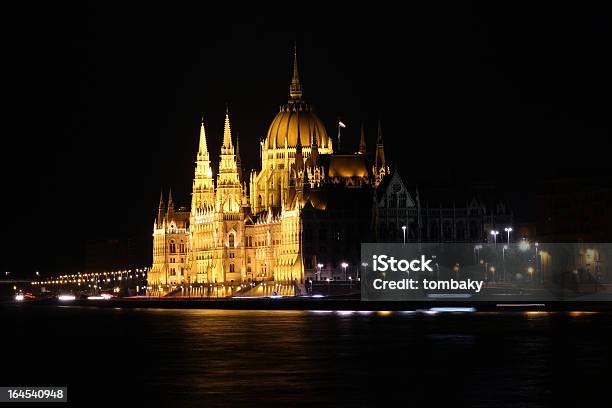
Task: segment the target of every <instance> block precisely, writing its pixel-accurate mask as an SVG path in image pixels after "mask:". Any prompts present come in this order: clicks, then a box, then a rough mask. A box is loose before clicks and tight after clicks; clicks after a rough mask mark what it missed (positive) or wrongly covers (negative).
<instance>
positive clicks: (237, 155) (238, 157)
mask: <svg viewBox="0 0 612 408" xmlns="http://www.w3.org/2000/svg"><path fill="white" fill-rule="evenodd" d="M238 136H239V135H238V132H236V168H237V169H238V177H240V180H242V160H241V159H240V138H239V137H238Z"/></svg>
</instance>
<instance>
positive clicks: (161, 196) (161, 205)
mask: <svg viewBox="0 0 612 408" xmlns="http://www.w3.org/2000/svg"><path fill="white" fill-rule="evenodd" d="M163 218H164V190H163V189H162V190H161V191H160V193H159V207H158V208H157V225H158V226H161V224H162V221H163Z"/></svg>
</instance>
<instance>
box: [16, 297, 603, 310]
mask: <svg viewBox="0 0 612 408" xmlns="http://www.w3.org/2000/svg"><path fill="white" fill-rule="evenodd" d="M4 303H13V304H15V305H19V306H24V307H27V306H83V307H100V308H158V309H225V310H355V311H386V310H388V311H405V310H434V311H435V310H445V311H453V310H456V311H551V312H552V311H604V312H605V311H612V302H602V301H597V302H546V303H543V302H512V303H500V302H475V301H471V302H469V301H448V300H439V301H429V302H392V301H370V302H368V301H362V300H361V299H359V298H358V297H357V298H355V297H353V298H349V297H335V298H334V297H327V298H312V297H284V298H249V299H245V298H232V299H207V298H152V297H137V298H114V299H75V300H68V301H66V300H63V301H62V300H59V299H55V298H48V299H38V300H29V301H23V302H15V301H11V302H4Z"/></svg>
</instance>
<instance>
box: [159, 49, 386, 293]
mask: <svg viewBox="0 0 612 408" xmlns="http://www.w3.org/2000/svg"><path fill="white" fill-rule="evenodd" d="M236 145H237V141H236ZM260 152H261V158H260V159H261V167H260V168H261V170H259V171H255V170H253V171H251V172H250V174H249V177H248V188H247V183H246V181H247V180H243V179H242V170H241V168H240V156H239V153H238V152H237V151H236V150H235V148H234V141H233V139H232V132H231V124H230V117H229V113H228V112H227V111H226V115H225V128H224V132H223V144H222V147H221V152H220V155H219V161H218V163H219V164H218V172H217V176H216V178H215V177H213V171H212V166H213V165H212V163H211V159H210V153H209V151H208V146H207V140H206V131H205V124H204V120H202V123H201V127H200V140H199V149H198V153H197V160H196V166H195V174H194V179H193V189H192V197H191V208H190V210H188V211H187V210H185V209H179V210H178V211H175V209H174V208H173V204H172V201H171V198H170V199H169V202H168V206H167V208H166V207H165V206H164V202H163V200H161V199H160V207H159V211H158V216H157V219H156V220H155V223H154V227H153V242H154V250H153V252H154V256H153V266H152V269H151V271H150V272H149V275H148V281H149V285H156V286H161V285H181V284H219V283H229V284H230V285H232V284H241V283H243V282H265V281H275V282H287V283H293V284H295V283H297V284H299V283H302V282H303V281H304V277H305V273H306V274H311V273H314V268H313V265H317V264H319V262H320V261H321V260H320V259H318V258H317V256H316V255H315V254H308V255H305V254H304V241H303V239H304V217H303V216H304V214H306V213H308V214H310V216H309V217H307V218H308V219H309V220H311V221H312V219H313V214H314V216H315V218H316V214H317V213H320V212H326V211H327V212H329V213H330V214H331V213H337V212H333V211H332V207H334V206H335V204H332V202H334V203H335V202H337V200H334V199H331V200H330V197H335V196H336V193H335V192H336V191H337V190H341V191H345V192H346V194H350V191H348V190H355V189H359V190H362V191H361V194H364V193H365V194H366V195H367V196H368V197H369V198H368V199H366V204H367V206H368V208H367V210H366V212H365V213H364V214H353V215H352V216H351V217H352V218H346V219H347V220H350V222H352V223H354V221H355V219H354V218H355V217H358V218H359V219H360V220H362V223H363V224H365V225H368V229H369V224H370V222H371V203H372V199H371V197H372V193H373V191H374V187H375V186H376V185H377V184H378V182H379V181H380V180H381V179H382V178H383V177H384V175H385V174H386V172H388V167H387V164H386V162H385V158H384V146H383V144H382V136H379V143H378V145H377V150H376V159H375V160H374V162H373V163H370V160H369V158H368V156H367V155H366V154H365V140H364V136H363V134H362V141H361V145H360V151H359V152H358V153H355V154H350V155H339V154H334V150H333V146H332V141H331V138H329V137H328V135H327V132H326V129H325V126H324V125H323V123H322V122H321V120H320V119H319V118H318V117H317V115H316V114H315V113H314V111H313V109H312V107H311V106H310V105H309V104H308V103H306V101H305V100H304V99H303V92H302V84H301V82H300V78H299V73H298V64H297V55H296V54H295V53H294V61H293V75H292V79H291V83H290V87H289V100H288V102H287V104H286V105H283V106H282V107H281V108H280V110H279V112H278V113H277V115H276V117H275V118H274V120H273V121H272V124H271V125H270V127H269V130H268V133H267V135H266V137H265V139H263V140H262V141H261V142H260ZM340 201H342V200H340ZM323 218H324V219H329V217H327V218H326V217H323ZM340 218H341V219H343V218H342V217H340ZM306 223H307V224H308V221H307V222H306ZM336 224H337V222H336ZM313 228H315V226H313ZM316 228H317V229H322V230H325V231H328V230H327V229H325V228H321V227H320V226H318V225H317V226H316ZM332 230H333V229H331V228H330V229H329V232H330V233H331V231H332ZM309 235H310V234H309V233H308V232H307V233H306V236H307V238H308V236H309ZM332 241H333V240H332ZM329 245H331V246H329ZM329 245H326V249H328V250H330V251H331V252H334V249H333V245H334V242H331V243H329ZM307 250H308V251H310V252H311V251H312V247H310V246H308V244H307ZM305 258H306V264H305V262H304V260H305ZM355 263H356V262H355ZM329 267H330V268H339V266H338V265H330V266H329ZM345 269H346V268H345Z"/></svg>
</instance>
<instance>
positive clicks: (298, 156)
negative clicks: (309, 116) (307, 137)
mask: <svg viewBox="0 0 612 408" xmlns="http://www.w3.org/2000/svg"><path fill="white" fill-rule="evenodd" d="M297 129H298V131H297V143H296V144H295V170H296V171H297V172H298V174H299V171H300V170H302V169H303V168H304V156H303V155H302V137H301V135H300V112H298V113H297Z"/></svg>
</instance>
